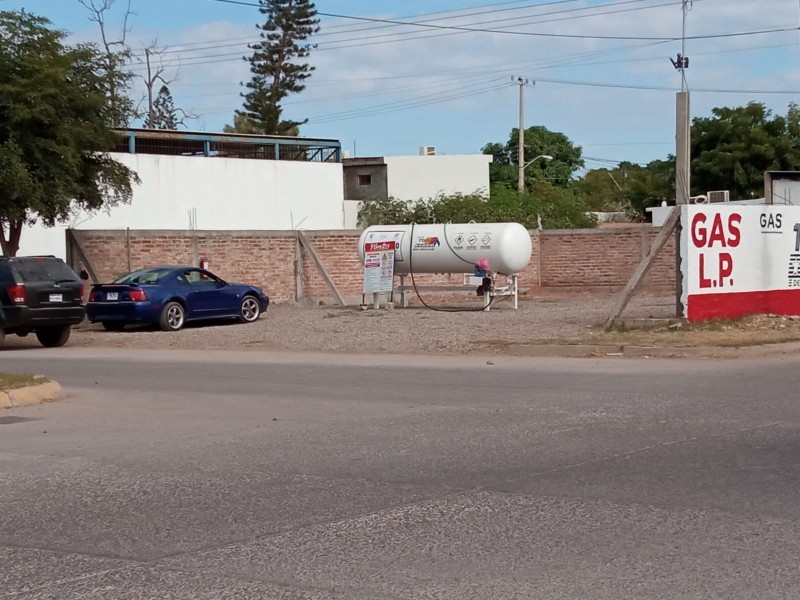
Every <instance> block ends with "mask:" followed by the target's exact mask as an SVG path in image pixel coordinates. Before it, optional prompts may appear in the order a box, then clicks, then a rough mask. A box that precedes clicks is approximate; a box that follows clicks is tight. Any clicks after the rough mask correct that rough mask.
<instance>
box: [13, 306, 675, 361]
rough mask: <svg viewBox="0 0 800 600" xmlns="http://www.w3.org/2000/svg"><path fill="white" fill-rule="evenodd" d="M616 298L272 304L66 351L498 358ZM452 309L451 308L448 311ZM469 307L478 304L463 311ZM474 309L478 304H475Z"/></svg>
mask: <svg viewBox="0 0 800 600" xmlns="http://www.w3.org/2000/svg"><path fill="white" fill-rule="evenodd" d="M615 298H616V296H615V295H614V294H611V293H584V294H580V295H578V294H574V293H573V294H569V295H563V294H562V295H560V296H554V295H551V296H548V297H538V298H534V299H529V300H522V301H520V308H519V310H514V309H513V308H512V306H511V304H510V303H509V302H498V303H497V304H496V305H495V306H493V307H492V310H491V311H490V312H483V311H478V312H460V313H453V312H434V311H431V310H428V309H426V308H421V307H419V308H418V307H413V306H412V307H411V308H407V309H400V308H396V309H394V310H391V309H386V308H382V309H381V310H377V311H375V310H372V309H371V308H370V309H369V310H366V311H362V310H360V309H359V308H358V307H348V308H338V307H317V308H299V307H296V306H293V305H289V304H279V305H273V306H271V307H270V308H269V310H268V311H267V313H266V314H265V315H264V316H262V317H261V319H260V320H259V321H258V322H256V323H253V324H239V323H232V322H231V323H222V324H211V325H209V324H203V325H190V326H187V327H186V328H185V329H183V330H181V331H178V332H175V333H166V332H162V331H159V330H158V329H156V328H128V329H126V330H125V331H122V332H108V331H105V330H103V329H102V328H101V327H100V326H98V325H88V324H86V323H84V324H83V325H81V326H79V327H78V328H76V329H75V330H74V331H73V334H72V338H71V339H70V341H69V345H70V346H94V347H98V346H100V347H140V348H187V349H215V350H219V349H236V350H247V349H254V350H273V351H289V352H292V351H306V352H309V351H310V352H348V353H359V354H361V353H375V352H382V353H455V354H458V353H466V352H481V353H491V352H496V351H497V347H498V346H501V345H503V344H504V343H509V342H534V341H540V342H541V341H552V340H577V339H581V338H585V337H586V336H587V335H589V334H590V333H591V331H592V328H593V327H596V326H597V325H598V324H601V323H603V322H604V321H605V319H606V318H607V316H608V313H609V311H610V310H611V307H612V305H613V302H614V299H615ZM451 306H453V305H451ZM461 306H463V307H465V308H474V307H475V306H476V304H475V303H474V302H473V303H471V304H464V305H461ZM477 306H480V304H477ZM674 315H675V300H674V297H671V296H650V295H641V296H637V297H635V298H634V299H633V301H632V302H631V304H630V305H629V307H628V308H627V310H626V311H625V314H624V316H625V317H626V318H634V317H642V318H644V317H673V316H674ZM36 346H38V342H37V341H36V338H35V337H34V336H32V335H31V336H28V337H27V338H18V337H16V336H9V337H7V338H6V347H7V348H21V347H36Z"/></svg>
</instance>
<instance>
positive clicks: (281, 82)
mask: <svg viewBox="0 0 800 600" xmlns="http://www.w3.org/2000/svg"><path fill="white" fill-rule="evenodd" d="M259 5H260V6H259V9H258V10H259V12H260V13H261V14H262V15H266V17H267V20H266V22H265V23H264V24H263V25H258V26H257V27H258V29H259V30H261V35H260V37H261V41H260V42H257V43H255V44H251V45H249V46H248V47H249V48H250V49H251V50H252V51H253V54H252V55H251V56H250V57H249V58H246V59H245V60H247V61H248V62H249V63H250V72H251V73H252V74H253V77H252V78H251V79H250V81H249V82H248V83H247V84H246V87H247V89H248V92H247V93H245V94H243V96H244V107H243V108H244V110H241V111H236V114H237V115H243V116H244V117H246V118H247V119H248V120H249V121H250V122H252V123H253V124H255V126H256V127H257V130H258V131H257V132H258V133H261V134H265V135H297V134H298V133H299V129H298V128H299V126H300V125H302V124H303V123H305V122H306V121H290V120H284V119H283V118H282V115H283V107H282V106H281V102H282V101H283V100H284V99H285V98H286V97H287V96H288V95H289V94H297V93H299V92H302V91H303V90H304V89H305V87H306V85H305V81H306V79H308V78H309V77H311V73H312V71H313V70H314V67H312V66H311V65H309V64H308V62H305V59H307V58H308V56H309V55H310V53H311V49H312V48H314V45H312V44H309V43H307V42H306V40H307V39H308V38H309V37H310V36H311V35H313V34H314V33H316V32H317V31H319V19H317V9H316V6H315V5H314V3H313V2H311V1H310V0H259ZM234 127H235V123H234Z"/></svg>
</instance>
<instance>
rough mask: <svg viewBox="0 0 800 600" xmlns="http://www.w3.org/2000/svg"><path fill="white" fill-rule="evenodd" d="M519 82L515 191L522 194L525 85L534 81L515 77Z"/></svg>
mask: <svg viewBox="0 0 800 600" xmlns="http://www.w3.org/2000/svg"><path fill="white" fill-rule="evenodd" d="M517 83H519V141H518V142H517V145H518V146H519V150H518V152H517V154H518V156H517V169H518V174H517V192H518V193H520V194H523V193H524V192H525V86H526V85H531V84H532V83H534V82H531V81H528V80H527V79H523V78H522V77H518V78H517Z"/></svg>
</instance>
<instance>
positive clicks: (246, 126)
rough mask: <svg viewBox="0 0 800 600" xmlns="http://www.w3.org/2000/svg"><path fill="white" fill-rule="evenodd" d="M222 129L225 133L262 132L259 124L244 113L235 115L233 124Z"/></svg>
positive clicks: (251, 133) (250, 133)
mask: <svg viewBox="0 0 800 600" xmlns="http://www.w3.org/2000/svg"><path fill="white" fill-rule="evenodd" d="M222 131H223V132H225V133H244V134H248V135H255V134H258V133H260V130H259V128H258V124H257V123H256V122H255V121H253V120H252V119H249V118H247V116H245V115H243V114H236V115H234V116H233V125H225V126H224V127H223V128H222Z"/></svg>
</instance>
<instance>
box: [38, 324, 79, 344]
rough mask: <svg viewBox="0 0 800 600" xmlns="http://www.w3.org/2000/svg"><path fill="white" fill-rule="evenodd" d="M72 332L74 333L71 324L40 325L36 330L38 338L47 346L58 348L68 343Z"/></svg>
mask: <svg viewBox="0 0 800 600" xmlns="http://www.w3.org/2000/svg"><path fill="white" fill-rule="evenodd" d="M70 333H72V327H71V326H70V325H54V326H52V327H39V328H38V329H37V330H36V339H37V340H39V343H40V344H41V345H42V346H44V347H46V348H58V347H59V346H63V345H64V344H66V343H67V340H68V339H69V335H70Z"/></svg>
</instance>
